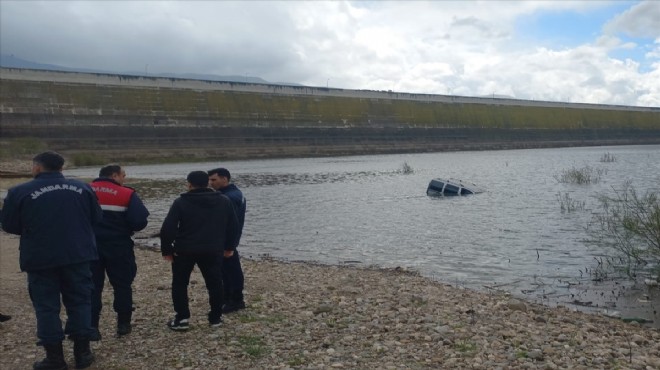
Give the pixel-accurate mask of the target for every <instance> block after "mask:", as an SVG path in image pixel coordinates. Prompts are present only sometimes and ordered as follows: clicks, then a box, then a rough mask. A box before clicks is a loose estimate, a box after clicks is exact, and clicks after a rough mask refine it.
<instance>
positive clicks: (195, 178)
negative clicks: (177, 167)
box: [186, 171, 209, 188]
mask: <svg viewBox="0 0 660 370" xmlns="http://www.w3.org/2000/svg"><path fill="white" fill-rule="evenodd" d="M186 181H188V182H189V183H190V185H192V186H193V187H194V188H207V187H208V186H209V175H208V174H207V173H206V172H204V171H192V172H191V173H189V174H188V177H186Z"/></svg>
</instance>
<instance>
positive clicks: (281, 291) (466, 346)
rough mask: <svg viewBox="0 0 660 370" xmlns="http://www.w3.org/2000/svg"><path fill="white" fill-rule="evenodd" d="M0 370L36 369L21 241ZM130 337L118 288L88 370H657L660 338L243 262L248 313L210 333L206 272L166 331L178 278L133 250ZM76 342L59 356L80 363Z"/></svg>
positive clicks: (371, 281) (470, 296)
mask: <svg viewBox="0 0 660 370" xmlns="http://www.w3.org/2000/svg"><path fill="white" fill-rule="evenodd" d="M0 242H1V243H0V267H1V280H0V284H1V285H0V288H1V289H0V311H1V312H3V313H5V314H10V315H12V316H13V319H12V320H10V321H8V322H5V323H2V324H0V330H2V332H3V335H2V337H1V339H0V345H1V346H2V351H3V352H2V353H3V354H2V356H0V368H2V369H26V368H30V367H31V364H32V363H33V362H34V361H36V360H38V359H40V358H41V356H42V353H43V352H42V349H41V348H40V347H36V346H35V341H36V338H35V332H36V326H35V319H34V313H33V310H32V307H31V304H30V301H29V297H28V294H27V289H26V282H25V275H24V274H22V273H20V271H19V268H18V238H17V237H15V236H12V235H8V234H5V233H2V235H0ZM136 257H137V261H138V276H137V279H136V281H135V284H134V289H135V306H136V311H135V315H134V331H133V333H131V334H130V335H128V336H126V337H122V338H115V337H114V330H115V326H114V314H113V313H112V312H111V307H112V304H111V288H110V287H107V288H106V292H105V294H104V305H105V308H104V312H103V318H102V322H101V330H102V334H103V340H102V341H100V342H98V343H94V345H93V349H94V350H95V352H96V355H97V362H96V363H95V365H94V366H93V367H92V368H93V369H186V370H192V369H216V368H217V369H255V368H260V369H331V368H332V369H335V368H347V369H371V368H379V369H422V368H433V369H440V368H443V369H452V368H472V369H658V368H660V331H659V330H657V329H650V328H645V327H642V326H640V325H639V324H636V323H624V322H622V321H620V320H616V319H612V318H608V317H604V316H600V315H594V314H586V313H581V312H576V311H570V310H568V309H566V308H548V307H545V306H540V305H536V304H531V303H526V302H521V301H518V300H515V299H512V298H511V297H510V296H508V295H507V294H504V293H502V292H493V293H491V294H488V293H479V292H474V291H470V290H465V289H461V288H457V287H454V286H450V285H446V284H442V283H438V282H434V281H431V280H429V279H427V278H424V277H421V276H418V275H417V274H415V273H410V272H406V271H402V270H400V269H389V270H385V269H370V268H355V267H344V266H324V265H315V264H310V263H285V262H279V261H272V260H247V259H245V260H244V263H243V264H244V270H245V275H246V301H247V304H248V308H247V309H245V310H243V311H239V312H237V313H233V314H230V315H226V317H225V323H224V324H223V326H222V327H221V328H216V329H212V328H209V327H208V326H207V324H206V320H205V315H206V312H207V310H208V303H207V302H208V298H207V295H206V290H205V287H204V283H203V279H202V277H201V275H200V274H199V272H198V271H195V272H194V273H193V276H192V282H191V287H190V297H191V311H192V313H193V318H192V323H191V329H190V330H189V331H188V332H184V333H177V332H172V331H170V330H169V329H167V327H166V326H165V321H166V319H168V318H169V317H170V316H171V314H172V306H171V299H170V287H169V282H170V276H171V275H170V274H171V273H170V267H169V264H168V263H166V262H165V261H163V260H162V259H161V258H160V253H157V252H155V251H153V250H149V249H146V248H138V249H136ZM69 347H71V345H70V343H69V344H67V346H66V347H65V350H66V352H67V359H68V361H69V363H72V361H73V359H72V354H71V348H69Z"/></svg>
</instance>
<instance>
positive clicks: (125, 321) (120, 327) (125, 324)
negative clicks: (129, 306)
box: [117, 312, 133, 337]
mask: <svg viewBox="0 0 660 370" xmlns="http://www.w3.org/2000/svg"><path fill="white" fill-rule="evenodd" d="M132 314H133V313H132V312H122V313H119V314H117V336H119V337H121V336H122V335H126V334H129V333H130V332H131V330H132V327H131V316H132Z"/></svg>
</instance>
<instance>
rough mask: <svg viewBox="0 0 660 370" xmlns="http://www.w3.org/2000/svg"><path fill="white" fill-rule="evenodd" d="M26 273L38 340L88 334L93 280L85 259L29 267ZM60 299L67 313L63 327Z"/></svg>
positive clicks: (49, 341)
mask: <svg viewBox="0 0 660 370" xmlns="http://www.w3.org/2000/svg"><path fill="white" fill-rule="evenodd" d="M27 277H28V292H29V294H30V299H31V300H32V305H33V306H34V311H35V313H36V316H37V337H38V338H39V342H38V343H37V344H39V345H48V344H55V343H59V342H61V341H62V340H64V335H65V334H68V335H69V336H70V337H71V338H73V339H87V338H89V335H90V334H91V329H92V328H91V323H92V318H91V312H92V310H91V296H92V289H93V283H92V273H91V271H90V269H89V263H88V262H84V263H77V264H74V265H67V266H62V267H57V268H51V269H46V270H38V271H28V273H27ZM60 299H61V301H60ZM60 302H62V303H64V307H65V309H66V315H67V321H66V325H65V329H64V330H62V321H61V320H60V307H61V303H60Z"/></svg>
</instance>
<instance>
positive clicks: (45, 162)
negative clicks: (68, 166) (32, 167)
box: [32, 151, 64, 171]
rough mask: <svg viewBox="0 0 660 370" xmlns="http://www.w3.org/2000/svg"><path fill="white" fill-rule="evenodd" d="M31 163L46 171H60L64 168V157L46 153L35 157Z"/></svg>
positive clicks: (54, 153)
mask: <svg viewBox="0 0 660 370" xmlns="http://www.w3.org/2000/svg"><path fill="white" fill-rule="evenodd" d="M32 162H34V163H36V164H38V165H40V166H42V167H43V168H44V169H45V170H46V171H61V170H62V167H63V166H64V157H62V156H61V155H60V154H59V153H56V152H53V151H47V152H43V153H39V154H37V155H35V156H34V158H32Z"/></svg>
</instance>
